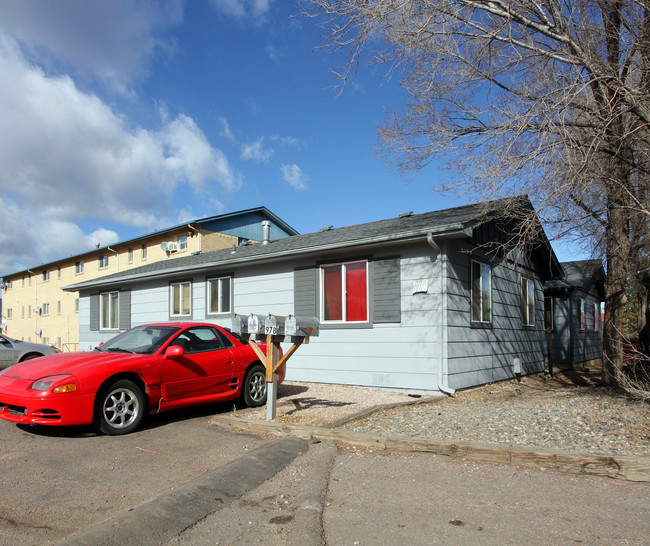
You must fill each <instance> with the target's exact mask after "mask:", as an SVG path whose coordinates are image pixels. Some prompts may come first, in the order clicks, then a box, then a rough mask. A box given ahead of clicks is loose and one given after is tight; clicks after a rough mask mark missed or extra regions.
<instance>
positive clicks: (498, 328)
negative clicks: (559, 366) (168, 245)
mask: <svg viewBox="0 0 650 546" xmlns="http://www.w3.org/2000/svg"><path fill="white" fill-rule="evenodd" d="M516 199H524V203H525V204H526V206H529V207H531V209H532V205H530V202H529V201H528V199H527V198H525V197H523V198H522V197H519V198H516ZM507 204H511V203H510V200H498V201H492V202H488V203H479V204H474V205H467V206H461V207H456V208H452V209H447V210H440V211H434V212H428V213H424V214H412V213H405V214H401V215H399V217H395V218H389V219H386V220H381V221H377V222H370V223H366V224H359V225H353V226H348V227H341V228H334V227H327V228H323V229H321V230H320V231H318V232H315V233H307V234H303V235H295V236H292V237H286V238H283V239H278V240H264V241H263V242H261V243H256V244H247V245H243V246H238V247H235V248H231V249H224V250H217V251H214V252H204V253H200V254H195V255H192V256H187V257H182V258H178V259H175V260H168V261H165V262H158V263H155V264H151V265H149V266H146V267H140V268H136V269H132V270H129V271H124V272H121V273H117V274H113V275H108V276H106V277H102V278H99V279H94V280H91V281H88V282H82V283H78V284H75V285H72V286H69V287H67V289H68V290H75V291H79V294H80V303H79V337H80V346H81V348H82V349H90V348H92V347H93V346H95V345H97V344H98V343H99V342H101V341H103V340H106V339H108V338H109V337H111V336H113V335H115V334H116V333H118V332H119V331H122V330H125V329H127V328H129V327H131V326H134V325H137V324H145V323H148V322H154V321H155V322H158V321H166V320H188V321H208V322H212V323H215V324H220V325H222V326H226V327H230V325H231V324H232V316H233V314H234V313H238V314H241V315H248V314H250V313H256V314H267V313H273V314H277V315H287V314H294V315H298V316H314V317H317V318H318V319H319V320H320V335H319V337H318V338H314V339H313V340H312V342H311V343H309V344H308V345H304V346H302V347H301V348H300V350H299V351H297V352H296V354H295V355H294V356H293V357H292V358H291V360H290V361H289V365H288V370H287V378H288V379H291V380H297V381H310V382H325V383H339V384H350V385H362V386H372V387H381V388H390V389H405V390H411V391H417V392H429V391H444V392H449V391H453V390H455V389H461V388H465V387H470V386H474V385H480V384H484V383H487V382H491V381H497V380H503V379H508V378H512V377H514V376H515V375H516V374H519V373H521V374H527V373H533V372H538V371H542V370H544V369H545V365H546V348H547V343H546V334H545V327H544V284H545V283H546V282H548V281H549V280H551V279H555V278H560V277H561V276H562V269H561V267H560V264H559V262H558V260H557V258H556V256H555V254H554V252H553V249H552V248H551V246H550V244H549V242H548V240H547V239H546V236H545V235H544V233H543V231H542V230H541V225H540V226H539V228H540V229H539V233H540V241H539V244H538V245H537V246H536V247H535V248H534V250H532V251H530V252H529V253H523V252H520V253H518V254H512V255H507V256H504V255H503V254H497V255H495V254H494V253H490V252H489V250H490V247H491V243H493V242H496V241H498V240H503V238H504V233H503V231H502V228H503V226H504V225H506V223H502V222H500V221H499V220H498V219H497V218H498V215H499V212H500V211H502V210H503V208H504V206H505V205H507ZM111 316H112V317H113V320H110V317H111ZM116 316H117V317H118V320H117V321H116V320H115V317H116ZM115 324H118V327H117V328H115V327H112V326H111V325H113V326H114V325H115Z"/></svg>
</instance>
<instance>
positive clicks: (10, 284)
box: [7, 279, 14, 290]
mask: <svg viewBox="0 0 650 546" xmlns="http://www.w3.org/2000/svg"><path fill="white" fill-rule="evenodd" d="M13 287H14V281H13V280H12V279H9V280H8V281H7V290H11V289H12V288H13Z"/></svg>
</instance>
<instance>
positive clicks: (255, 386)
mask: <svg viewBox="0 0 650 546" xmlns="http://www.w3.org/2000/svg"><path fill="white" fill-rule="evenodd" d="M242 399H243V400H244V404H246V405H247V406H248V407H249V408H255V407H258V406H263V405H264V404H266V369H265V368H264V366H262V365H261V364H256V365H255V366H253V367H252V368H251V369H249V370H248V371H247V372H246V375H245V376H244V385H243V387H242Z"/></svg>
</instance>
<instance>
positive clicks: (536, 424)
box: [238, 370, 650, 456]
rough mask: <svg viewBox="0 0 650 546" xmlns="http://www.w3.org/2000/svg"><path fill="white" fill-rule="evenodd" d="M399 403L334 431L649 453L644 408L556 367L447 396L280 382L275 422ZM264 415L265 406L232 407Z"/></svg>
mask: <svg viewBox="0 0 650 546" xmlns="http://www.w3.org/2000/svg"><path fill="white" fill-rule="evenodd" d="M396 402H397V403H403V404H404V405H401V406H399V407H396V408H392V409H386V410H380V411H378V412H375V413H373V414H372V415H370V416H369V417H366V418H363V419H355V420H352V421H350V422H348V423H346V424H344V425H341V426H340V428H342V429H345V430H351V431H355V432H363V433H369V434H375V435H377V436H389V437H408V438H429V439H432V440H442V441H454V442H462V443H475V444H501V445H507V446H525V447H534V448H544V449H556V450H567V451H571V452H589V453H600V454H611V455H613V454H616V455H641V456H650V405H648V404H647V403H644V402H641V401H635V400H630V399H629V398H627V397H626V396H625V395H623V394H618V393H615V392H612V391H609V390H607V389H604V388H603V387H601V386H598V371H596V370H592V371H589V370H585V371H580V372H575V371H570V372H565V373H563V372H559V373H556V374H555V378H553V379H549V378H547V377H546V376H545V375H542V374H540V375H535V376H529V377H525V378H523V379H522V380H521V382H518V381H514V380H513V381H506V382H501V383H495V384H491V385H486V386H484V387H481V388H478V389H472V390H467V391H461V392H458V393H457V394H456V396H455V397H451V398H449V397H444V398H443V397H422V398H415V397H413V396H409V395H407V394H404V393H399V392H392V391H383V390H379V389H368V388H361V387H350V386H344V385H324V384H311V383H295V382H293V383H292V382H288V383H286V384H284V385H280V386H279V387H278V412H277V417H276V420H277V421H281V422H289V423H297V424H306V425H317V426H324V425H327V424H328V423H331V422H333V421H335V420H337V419H341V418H345V417H349V416H352V415H354V414H355V413H356V412H358V411H360V410H362V409H365V408H369V407H373V406H377V405H384V404H392V403H396ZM238 415H240V416H241V417H246V418H253V419H264V418H265V416H266V408H258V409H256V410H252V411H251V410H246V411H244V412H238Z"/></svg>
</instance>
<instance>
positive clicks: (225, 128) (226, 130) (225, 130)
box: [219, 118, 235, 142]
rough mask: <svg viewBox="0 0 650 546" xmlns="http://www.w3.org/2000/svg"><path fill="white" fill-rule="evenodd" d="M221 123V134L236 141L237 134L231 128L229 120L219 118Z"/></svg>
mask: <svg viewBox="0 0 650 546" xmlns="http://www.w3.org/2000/svg"><path fill="white" fill-rule="evenodd" d="M219 123H220V125H221V130H220V131H219V134H220V135H221V136H222V137H224V138H226V139H228V140H230V141H232V142H234V141H235V135H234V134H233V132H232V130H231V129H230V124H229V123H228V120H227V119H226V118H219Z"/></svg>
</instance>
